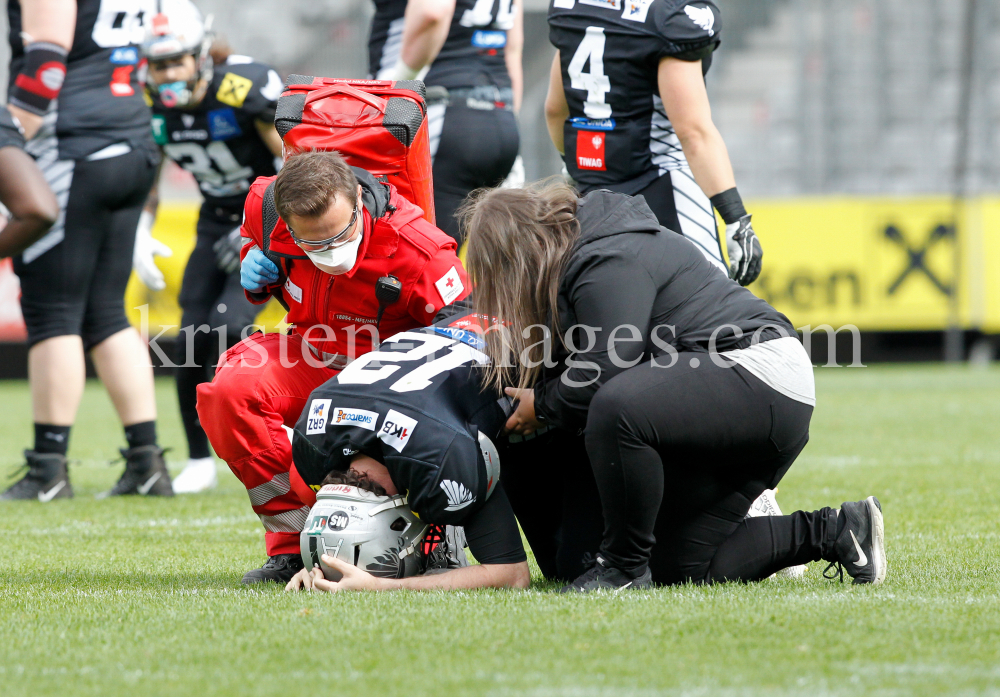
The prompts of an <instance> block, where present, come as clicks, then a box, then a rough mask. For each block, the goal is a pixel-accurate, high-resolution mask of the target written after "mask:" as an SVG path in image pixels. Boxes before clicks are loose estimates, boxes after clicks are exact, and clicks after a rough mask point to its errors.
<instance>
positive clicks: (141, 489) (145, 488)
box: [138, 472, 868, 564]
mask: <svg viewBox="0 0 1000 697" xmlns="http://www.w3.org/2000/svg"><path fill="white" fill-rule="evenodd" d="M159 480H160V473H159V472H157V473H156V474H154V475H153V476H152V477H150V478H149V481H147V482H146V483H145V484H143V485H142V486H140V487H138V490H139V493H140V494H142V495H143V496H145V495H146V494H148V493H149V490H150V489H152V488H153V485H154V484H156V482H158V481H159ZM851 534H853V533H851ZM855 544H857V542H856V541H855ZM865 563H866V564H867V563H868V562H865Z"/></svg>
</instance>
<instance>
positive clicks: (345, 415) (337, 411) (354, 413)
mask: <svg viewBox="0 0 1000 697" xmlns="http://www.w3.org/2000/svg"><path fill="white" fill-rule="evenodd" d="M376 421H378V412H377V411H366V410H364V409H345V408H344V407H335V408H334V410H333V417H332V418H331V419H330V425H331V426H358V427H360V428H366V429H368V430H369V431H374V430H375V422H376Z"/></svg>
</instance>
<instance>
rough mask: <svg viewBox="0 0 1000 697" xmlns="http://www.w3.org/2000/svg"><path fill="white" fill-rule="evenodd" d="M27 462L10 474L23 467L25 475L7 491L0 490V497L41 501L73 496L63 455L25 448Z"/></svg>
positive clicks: (0, 499)
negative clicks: (1, 491) (1, 492)
mask: <svg viewBox="0 0 1000 697" xmlns="http://www.w3.org/2000/svg"><path fill="white" fill-rule="evenodd" d="M24 457H25V459H26V460H27V462H26V463H25V464H24V465H23V466H22V467H21V470H18V472H17V473H15V475H14V476H17V474H20V472H21V471H23V470H27V472H26V473H25V475H24V476H23V477H22V478H21V479H19V480H18V481H17V482H15V483H14V485H13V486H12V487H10V488H9V489H7V491H5V492H3V494H0V501H41V502H42V503H47V502H49V501H52V500H54V499H71V498H73V487H72V486H70V483H69V473H68V472H67V471H66V457H65V456H64V455H58V454H56V453H36V452H35V451H34V450H25V451H24Z"/></svg>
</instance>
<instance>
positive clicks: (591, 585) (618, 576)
mask: <svg viewBox="0 0 1000 697" xmlns="http://www.w3.org/2000/svg"><path fill="white" fill-rule="evenodd" d="M652 585H653V574H651V573H650V571H649V569H648V568H647V569H646V571H645V572H644V573H643V574H642V576H640V577H639V578H632V577H630V576H628V575H627V574H625V572H623V571H620V570H618V569H616V568H614V567H613V566H608V563H607V562H606V561H605V560H604V558H603V557H602V556H601V555H600V554H598V555H597V559H596V560H595V561H594V565H593V566H592V567H590V569H588V570H587V571H585V572H584V573H583V574H582V575H581V576H580V577H579V578H578V579H576V580H575V581H573V583H571V584H569V585H568V586H563V587H562V588H561V589H560V590H559V592H560V593H590V592H592V591H605V590H607V591H614V592H616V593H617V592H618V591H622V590H625V589H626V588H650V587H652Z"/></svg>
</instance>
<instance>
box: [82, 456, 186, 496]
mask: <svg viewBox="0 0 1000 697" xmlns="http://www.w3.org/2000/svg"><path fill="white" fill-rule="evenodd" d="M163 453H164V450H163V448H161V447H160V446H158V445H140V446H139V447H137V448H132V449H131V450H122V451H121V454H122V457H124V458H125V471H124V472H122V476H121V479H119V480H118V483H117V484H115V485H114V486H113V487H111V490H110V491H107V492H105V493H103V494H100V495H99V496H98V498H102V499H103V498H106V497H108V496H130V495H134V494H138V495H140V496H173V495H174V488H173V486H172V485H171V484H170V473H169V472H167V463H166V462H165V461H164V460H163Z"/></svg>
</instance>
